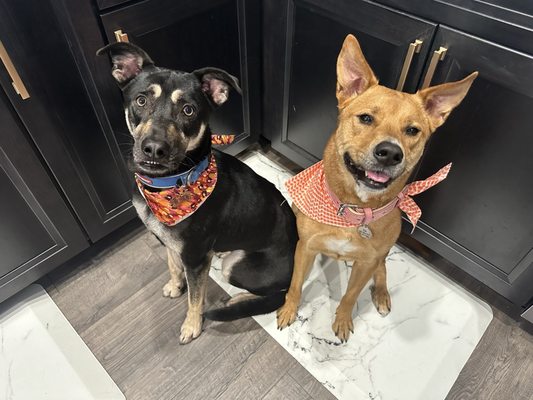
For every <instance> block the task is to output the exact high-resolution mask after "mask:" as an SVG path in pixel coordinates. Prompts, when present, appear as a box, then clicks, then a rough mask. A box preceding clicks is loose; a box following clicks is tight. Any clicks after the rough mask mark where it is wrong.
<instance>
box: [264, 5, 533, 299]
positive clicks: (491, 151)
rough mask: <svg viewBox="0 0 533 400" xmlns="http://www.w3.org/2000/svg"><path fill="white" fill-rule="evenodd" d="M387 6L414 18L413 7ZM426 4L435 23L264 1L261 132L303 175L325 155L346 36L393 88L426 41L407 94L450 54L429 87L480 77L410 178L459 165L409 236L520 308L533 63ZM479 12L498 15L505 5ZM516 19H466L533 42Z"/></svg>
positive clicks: (377, 9)
mask: <svg viewBox="0 0 533 400" xmlns="http://www.w3.org/2000/svg"><path fill="white" fill-rule="evenodd" d="M502 1H503V0H502ZM384 2H385V3H387V4H391V5H396V3H397V4H398V5H399V7H400V8H403V9H404V10H405V9H409V10H411V11H414V12H415V11H416V7H414V6H412V5H409V4H411V3H409V2H408V1H401V0H398V1H395V0H390V1H389V0H386V1H384ZM465 2H468V1H467V0H453V1H452V0H450V1H446V2H438V3H440V5H439V7H446V8H445V10H446V16H445V17H443V19H445V20H452V19H453V18H451V17H450V15H451V14H453V10H454V9H455V8H458V7H459V8H460V6H461V4H463V3H465ZM504 2H505V1H504ZM415 3H424V2H415ZM427 3H437V2H432V1H428V2H425V3H424V4H425V5H423V6H422V5H421V10H423V12H421V14H417V15H423V16H424V17H432V18H431V19H432V21H427V20H422V19H420V18H419V17H418V16H415V15H410V14H405V12H404V11H400V10H394V9H390V8H388V7H385V6H381V5H379V4H375V3H371V2H368V1H335V2H334V1H314V0H306V1H290V2H288V3H287V2H282V1H270V2H266V3H265V4H264V27H265V34H264V37H265V39H264V43H265V45H264V49H263V54H264V71H265V82H271V83H272V84H271V85H265V99H264V131H265V132H267V131H270V132H272V145H273V147H274V148H275V149H276V150H278V151H279V152H281V153H282V154H284V155H286V156H287V157H288V158H290V159H291V160H293V161H295V162H296V163H298V164H300V165H301V166H302V167H306V166H308V165H310V164H311V163H313V162H316V161H317V160H318V159H320V158H321V157H322V152H323V148H324V146H325V143H326V141H327V139H328V137H329V136H330V135H331V133H332V132H333V130H334V128H335V125H336V115H337V110H336V99H335V82H336V77H335V65H336V58H337V55H338V52H339V50H340V47H341V45H342V42H343V39H344V37H345V36H346V34H348V33H353V34H355V35H356V36H357V37H358V39H359V40H360V42H361V46H362V48H363V51H364V53H365V56H366V57H367V59H368V61H369V63H370V65H371V66H372V68H373V69H374V71H375V72H376V75H377V76H378V78H379V79H380V82H381V83H382V84H384V85H386V86H388V87H391V88H395V87H396V85H397V81H398V77H399V75H400V70H401V68H402V65H403V62H404V57H405V53H406V51H407V47H408V46H409V44H410V43H411V42H412V41H413V40H415V39H419V40H421V41H423V44H422V48H421V51H420V53H418V54H416V55H415V57H414V58H413V62H412V64H411V67H410V69H409V73H408V75H407V80H406V83H405V86H404V91H407V92H414V91H416V90H417V89H418V88H419V87H420V86H421V84H422V82H423V80H424V78H425V77H426V71H427V68H428V65H429V62H430V60H431V59H432V57H433V55H434V52H435V51H436V50H438V49H439V48H440V47H441V46H442V47H444V48H446V49H447V50H446V55H445V57H444V59H443V60H442V61H440V62H439V64H438V65H437V69H436V71H435V74H434V76H433V79H432V84H438V83H443V82H447V81H454V80H459V79H461V78H463V77H465V76H466V75H468V74H469V73H471V72H472V71H475V70H477V71H479V72H480V75H479V77H478V79H477V80H476V82H475V83H474V85H473V87H472V89H471V91H470V93H469V95H468V96H467V97H466V99H465V101H464V102H463V104H461V106H460V107H458V109H457V110H455V111H454V113H452V115H451V117H450V119H449V120H448V121H447V123H446V124H444V126H443V127H441V128H440V129H438V130H437V132H436V133H435V134H434V136H433V138H432V139H431V141H430V142H429V144H428V146H427V149H426V152H425V155H424V157H423V159H422V160H421V163H420V165H419V169H418V170H417V173H416V176H414V177H413V178H414V179H416V178H420V179H423V178H425V177H427V176H429V175H431V174H432V173H434V172H435V171H437V170H438V169H439V168H441V167H442V166H444V165H446V164H447V163H448V162H450V161H452V162H453V163H454V166H453V168H452V172H451V173H450V175H449V177H448V179H447V180H446V181H445V182H444V183H443V184H441V185H438V186H437V187H435V188H433V189H432V190H430V191H428V192H426V193H423V194H421V195H419V196H417V198H416V201H417V202H418V203H419V204H420V206H421V208H422V210H423V214H422V219H421V222H420V223H419V226H418V228H417V229H416V230H415V232H414V235H413V236H414V237H415V238H416V239H417V240H419V241H420V242H422V243H424V244H425V245H427V246H428V247H430V248H432V249H433V250H435V251H436V252H438V253H440V254H441V255H443V256H444V257H445V258H447V259H448V260H450V261H452V262H454V263H455V264H456V265H458V266H459V267H461V268H462V269H464V270H465V271H467V272H468V273H470V274H471V275H473V276H474V277H476V278H477V279H478V280H480V281H482V282H483V283H485V284H486V285H488V286H489V287H491V288H492V289H494V290H496V291H497V292H498V293H500V294H502V295H503V296H505V297H507V298H508V299H510V300H511V301H513V302H514V303H515V304H518V305H521V306H525V305H526V304H527V303H528V301H529V300H530V299H531V298H532V296H533V293H532V291H531V288H532V287H533V228H532V227H531V224H530V223H529V221H532V220H533V207H532V206H531V202H530V199H531V197H532V195H533V193H532V190H533V189H532V188H531V185H529V184H528V182H529V180H530V177H529V175H530V173H531V171H533V158H532V157H531V156H530V155H529V153H528V149H529V148H531V147H532V146H533V138H532V137H531V135H530V131H531V126H533V117H532V115H531V112H530V111H528V110H531V109H533V99H532V94H533V57H532V56H531V55H529V54H526V53H523V52H519V51H517V50H514V49H513V48H512V47H506V46H503V45H502V44H501V43H495V42H490V41H488V40H486V39H485V38H480V37H477V36H474V35H472V34H471V33H467V32H464V31H461V30H457V29H455V28H451V27H449V26H446V25H445V24H443V23H442V20H440V19H439V18H438V16H437V15H435V14H434V13H432V12H431V10H430V9H429V8H428V6H427ZM483 7H484V10H485V12H487V13H488V12H489V10H490V11H491V12H492V11H494V12H498V13H500V14H498V15H499V16H500V17H501V16H502V15H501V12H502V10H501V9H499V11H498V10H496V8H494V7H491V6H490V5H488V4H485V6H483ZM508 12H511V11H509V10H508ZM455 15H456V16H457V17H458V18H457V20H456V21H454V23H455V26H462V27H468V24H466V23H465V19H466V20H467V21H468V18H469V15H470V11H468V10H466V11H465V10H459V11H457V12H456V14H455ZM512 17H513V18H511V20H512V22H513V23H510V22H505V21H499V22H497V23H496V22H494V21H484V20H483V19H482V18H481V17H480V16H479V15H477V16H476V17H475V18H474V17H472V18H473V19H470V21H473V22H475V24H474V26H473V27H472V30H473V31H475V32H480V31H481V30H482V28H483V27H485V28H486V27H488V26H496V25H498V26H501V29H502V35H503V36H504V38H505V40H504V42H505V43H506V44H509V43H510V42H512V41H513V38H515V40H516V38H524V37H529V39H530V40H531V41H530V43H533V37H531V36H532V35H531V29H529V31H528V30H527V29H525V28H524V27H522V28H520V25H517V24H518V22H520V23H523V24H526V25H527V24H528V23H529V28H533V19H532V18H533V17H532V16H531V15H530V16H529V19H528V18H527V16H524V15H523V16H522V17H520V18H519V16H517V15H515V14H513V15H512ZM516 18H519V20H517V19H516ZM495 24H496V25H495ZM513 24H514V25H513ZM267 31H268V33H269V34H270V36H267ZM490 37H494V32H491V35H490ZM519 45H520V46H521V47H520V48H524V44H523V43H519ZM515 47H518V46H515ZM406 227H407V224H406ZM406 232H410V228H408V229H406Z"/></svg>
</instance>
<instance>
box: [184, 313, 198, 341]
mask: <svg viewBox="0 0 533 400" xmlns="http://www.w3.org/2000/svg"><path fill="white" fill-rule="evenodd" d="M200 333H202V316H201V315H194V316H191V315H187V317H186V318H185V321H183V324H182V325H181V329H180V344H187V343H189V342H191V341H192V340H193V339H196V338H197V337H198V336H200Z"/></svg>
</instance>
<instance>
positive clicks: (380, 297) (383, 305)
mask: <svg viewBox="0 0 533 400" xmlns="http://www.w3.org/2000/svg"><path fill="white" fill-rule="evenodd" d="M370 292H371V293H372V302H373V303H374V306H376V309H377V310H378V313H380V314H381V316H383V317H385V316H386V315H388V314H389V313H390V310H391V300H390V295H389V292H388V291H387V289H376V288H375V287H374V286H372V287H371V288H370Z"/></svg>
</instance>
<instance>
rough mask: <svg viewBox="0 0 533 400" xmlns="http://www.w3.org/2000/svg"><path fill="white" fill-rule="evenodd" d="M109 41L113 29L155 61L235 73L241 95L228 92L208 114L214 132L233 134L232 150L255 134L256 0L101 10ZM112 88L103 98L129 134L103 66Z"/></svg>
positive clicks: (118, 128)
mask: <svg viewBox="0 0 533 400" xmlns="http://www.w3.org/2000/svg"><path fill="white" fill-rule="evenodd" d="M101 20H102V24H103V27H104V30H105V33H106V39H107V41H108V42H114V41H115V40H116V39H115V33H114V32H115V31H117V30H121V31H122V32H123V33H125V34H127V35H128V38H129V41H130V42H132V43H135V44H137V45H139V46H141V47H142V48H143V49H145V50H146V51H147V52H148V54H150V56H151V57H152V59H153V60H154V61H155V63H156V64H157V65H160V66H164V67H167V68H173V69H178V70H182V71H193V70H195V69H198V68H202V67H206V66H213V67H217V68H222V69H225V70H226V71H228V72H229V73H230V74H232V75H234V76H236V77H238V78H239V81H240V84H241V87H242V91H243V95H242V97H241V96H240V95H239V94H237V93H235V92H234V93H231V94H230V98H229V100H228V102H227V103H226V104H224V105H223V106H222V107H221V108H220V109H218V110H216V111H215V112H214V113H213V115H212V116H211V120H210V125H211V129H212V130H213V132H215V133H224V134H235V135H237V138H236V141H235V143H234V144H233V145H232V146H231V147H229V148H227V149H225V150H226V151H228V152H230V153H233V154H236V153H238V152H240V151H242V150H244V149H245V148H246V147H248V146H249V145H250V144H251V143H253V142H254V141H256V140H257V138H258V136H259V134H260V129H261V124H260V111H261V110H260V99H261V60H260V57H261V53H260V39H261V38H260V2H259V1H244V0H217V1H213V0H199V1H194V2H190V1H175V0H162V1H144V2H141V3H136V4H133V5H131V6H127V7H122V8H119V9H118V10H114V11H111V12H105V10H104V11H103V13H102V15H101ZM105 74H106V78H107V82H108V85H110V86H112V87H111V88H109V87H104V88H102V90H108V91H110V92H114V93H115V94H116V96H115V98H113V99H112V98H110V100H111V102H112V103H113V104H111V102H110V103H109V104H108V103H106V108H107V110H108V115H110V118H111V121H113V122H114V124H113V129H114V130H115V132H118V133H119V134H120V133H124V134H128V133H127V130H126V126H125V123H124V114H123V111H122V108H121V100H120V93H119V90H118V88H117V87H116V85H115V83H114V81H113V80H112V79H111V76H110V75H109V70H107V71H105Z"/></svg>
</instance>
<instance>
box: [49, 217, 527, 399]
mask: <svg viewBox="0 0 533 400" xmlns="http://www.w3.org/2000/svg"><path fill="white" fill-rule="evenodd" d="M117 238H118V239H117ZM165 256H166V251H165V250H164V248H163V247H162V246H161V245H160V244H159V242H158V241H157V240H156V239H155V238H154V237H153V236H152V235H150V234H148V233H146V232H145V231H144V230H142V229H139V228H136V229H134V230H133V231H132V229H131V228H130V229H123V230H122V231H121V232H119V233H116V234H114V235H112V237H111V238H109V239H105V241H104V242H102V243H101V244H99V245H97V246H96V249H95V250H92V251H91V252H90V253H88V254H85V255H84V256H83V257H78V258H77V259H76V260H74V261H73V262H71V263H69V264H67V265H65V266H63V267H61V268H59V269H57V270H55V271H53V272H52V273H50V274H49V275H47V276H46V277H45V278H44V279H43V280H42V281H41V282H40V283H41V284H43V285H44V286H45V288H46V289H47V291H48V292H49V293H50V295H51V296H52V298H53V299H54V301H55V302H56V304H57V305H58V306H59V308H60V309H61V311H62V312H63V313H64V314H65V316H66V317H67V318H68V320H69V321H70V322H71V324H72V325H73V327H74V328H75V329H76V330H77V332H78V333H79V334H80V336H81V337H82V338H83V340H84V341H85V343H87V345H88V346H89V348H90V349H91V351H92V352H93V353H94V355H95V356H96V358H97V359H98V360H99V361H100V363H101V364H102V365H103V366H104V368H105V369H106V370H107V372H108V373H109V375H110V376H111V377H112V378H113V380H114V381H115V382H116V383H117V385H118V386H119V387H120V389H121V390H122V391H123V392H124V394H125V395H126V398H127V399H128V400H134V399H140V400H150V399H154V400H166V399H187V400H193V399H202V400H211V399H227V400H235V399H253V400H258V399H265V400H267V399H268V400H278V399H290V400H298V399H319V400H327V399H333V398H334V397H333V396H332V395H331V394H330V393H329V391H327V390H326V389H325V388H324V387H323V386H322V385H321V384H320V383H319V382H318V381H317V380H316V379H315V378H314V377H313V376H311V375H310V374H309V373H308V372H307V371H306V370H305V369H304V368H303V367H302V366H300V364H298V362H296V361H295V360H294V359H293V358H292V356H291V355H290V354H289V353H287V352H286V351H285V350H284V349H283V348H282V347H281V346H280V345H279V344H278V343H277V342H276V341H275V340H273V339H272V338H271V337H270V336H269V335H268V334H267V333H266V332H265V331H264V330H263V329H262V328H261V327H260V326H259V325H258V324H257V323H256V322H255V321H254V320H253V319H251V318H248V319H244V320H240V321H235V322H231V323H223V324H219V323H209V322H208V323H207V324H206V326H205V329H204V332H203V333H202V335H201V336H200V338H199V339H197V340H194V341H193V342H192V343H190V344H188V345H185V346H180V345H179V344H178V328H179V326H180V324H181V322H182V321H183V319H184V317H185V312H186V303H187V301H186V296H182V297H180V298H178V299H173V300H170V299H167V298H164V297H163V296H162V290H161V289H162V287H163V284H164V283H166V281H167V279H168V275H167V269H166V262H165ZM224 297H226V294H225V293H224V292H223V291H222V289H220V288H219V287H218V286H217V285H216V284H215V283H214V282H213V281H211V280H210V282H209V288H208V299H207V303H208V304H212V303H214V302H216V301H219V300H220V299H221V298H224ZM356 338H357V334H356V335H355V336H354V337H352V338H351V340H356ZM532 377H533V339H532V336H531V335H529V334H528V333H526V332H525V331H524V330H522V329H520V327H519V326H518V324H517V323H516V322H515V321H513V320H512V319H511V318H509V317H507V316H506V315H505V314H503V313H501V312H499V311H497V310H496V311H495V318H494V320H493V321H492V323H491V324H490V326H489V328H488V330H487V332H486V334H485V336H484V337H483V339H482V340H481V342H480V343H479V345H478V347H477V349H476V350H475V352H474V354H473V356H472V357H471V359H470V360H469V361H468V363H467V365H466V366H465V368H464V369H463V371H462V372H461V374H460V376H459V378H458V379H457V381H456V383H455V385H454V387H453V388H452V390H451V392H450V394H449V395H448V397H447V398H448V399H450V400H451V399H484V400H511V399H513V400H531V399H532V398H533V379H532Z"/></svg>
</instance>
